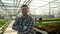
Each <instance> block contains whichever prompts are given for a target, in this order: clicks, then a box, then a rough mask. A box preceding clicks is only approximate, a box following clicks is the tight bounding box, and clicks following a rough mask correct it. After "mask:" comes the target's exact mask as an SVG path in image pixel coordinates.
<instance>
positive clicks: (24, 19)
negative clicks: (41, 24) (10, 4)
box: [12, 5, 34, 34]
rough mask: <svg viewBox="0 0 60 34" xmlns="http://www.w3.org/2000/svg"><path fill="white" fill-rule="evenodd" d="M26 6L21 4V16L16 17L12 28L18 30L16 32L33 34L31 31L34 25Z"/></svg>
mask: <svg viewBox="0 0 60 34" xmlns="http://www.w3.org/2000/svg"><path fill="white" fill-rule="evenodd" d="M28 9H29V8H28V6H27V5H22V6H21V10H22V16H21V17H19V18H18V17H17V18H16V20H15V23H14V24H13V26H12V29H14V30H16V31H18V34H34V33H33V32H32V30H33V26H34V18H33V17H32V16H30V15H28Z"/></svg>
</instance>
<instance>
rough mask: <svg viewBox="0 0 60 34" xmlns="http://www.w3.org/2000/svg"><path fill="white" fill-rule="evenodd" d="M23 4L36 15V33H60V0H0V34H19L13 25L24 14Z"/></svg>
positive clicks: (31, 13)
mask: <svg viewBox="0 0 60 34" xmlns="http://www.w3.org/2000/svg"><path fill="white" fill-rule="evenodd" d="M22 5H27V6H28V15H30V16H32V17H34V22H35V23H34V28H33V32H34V34H60V0H0V34H17V31H15V30H13V29H12V26H13V24H14V23H15V21H16V18H17V17H21V16H22V13H23V11H22V10H23V9H22ZM25 10H26V9H25ZM25 14H26V13H25Z"/></svg>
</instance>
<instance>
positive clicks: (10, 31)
mask: <svg viewBox="0 0 60 34" xmlns="http://www.w3.org/2000/svg"><path fill="white" fill-rule="evenodd" d="M14 22H15V21H14V20H13V21H11V23H10V24H9V25H8V27H7V29H6V31H5V32H4V34H17V31H14V30H13V29H12V25H13V23H14Z"/></svg>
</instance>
